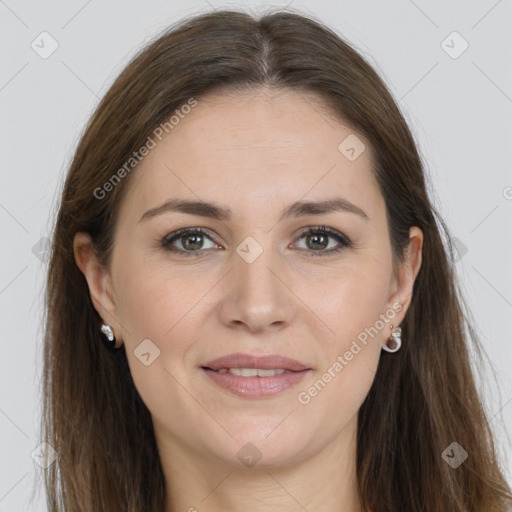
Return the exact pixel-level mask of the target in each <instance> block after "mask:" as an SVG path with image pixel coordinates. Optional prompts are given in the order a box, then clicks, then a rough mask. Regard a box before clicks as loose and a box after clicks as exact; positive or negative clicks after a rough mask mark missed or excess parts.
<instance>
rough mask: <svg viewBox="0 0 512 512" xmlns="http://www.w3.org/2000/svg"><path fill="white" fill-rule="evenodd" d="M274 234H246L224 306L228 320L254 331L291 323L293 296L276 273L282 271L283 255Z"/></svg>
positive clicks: (224, 319) (231, 273) (235, 260)
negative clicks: (276, 245) (275, 246)
mask: <svg viewBox="0 0 512 512" xmlns="http://www.w3.org/2000/svg"><path fill="white" fill-rule="evenodd" d="M271 239H272V237H271V236H266V237H263V236H260V237H259V240H256V238H253V237H247V238H245V239H244V240H243V241H242V242H241V243H240V244H239V245H238V246H237V248H236V253H235V254H233V257H234V262H233V263H234V267H233V270H232V272H230V281H229V286H228V290H227V293H226V294H225V296H224V300H223V304H222V307H221V316H222V321H223V322H224V323H225V324H230V325H240V324H245V326H246V327H247V328H248V329H249V330H251V331H257V330H262V329H265V328H270V327H271V328H275V327H278V326H284V325H285V324H287V323H289V322H290V321H291V318H292V314H293V309H294V308H293V304H292V302H291V296H290V293H289V292H288V290H287V288H286V286H285V285H284V284H283V282H281V280H280V279H279V278H278V277H277V276H278V275H280V274H281V275H283V269H282V267H281V263H282V261H281V259H280V258H279V255H278V254H277V251H276V250H275V249H274V247H272V246H271V245H270V244H271Z"/></svg>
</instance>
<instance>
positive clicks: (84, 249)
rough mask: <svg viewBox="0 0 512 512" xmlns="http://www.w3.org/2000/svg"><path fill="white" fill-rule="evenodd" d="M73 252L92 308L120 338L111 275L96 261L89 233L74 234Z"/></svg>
mask: <svg viewBox="0 0 512 512" xmlns="http://www.w3.org/2000/svg"><path fill="white" fill-rule="evenodd" d="M73 252H74V255H75V262H76V264H77V266H78V268H79V269H80V271H81V272H82V274H83V275H84V277H85V279H86V281H87V285H88V287H89V294H90V296H91V300H92V303H93V305H94V308H95V309H96V311H97V312H98V314H99V315H100V317H101V318H102V320H103V322H104V323H106V324H109V325H111V326H112V327H113V328H114V331H115V336H116V338H118V339H120V337H121V336H120V334H121V333H120V329H119V327H118V322H117V315H116V306H115V302H114V299H113V294H112V282H111V277H110V274H109V272H108V270H107V269H106V268H105V267H104V266H103V265H101V264H100V262H99V261H98V258H97V256H96V254H95V251H94V244H93V242H92V239H91V236H90V235H89V233H84V232H79V233H76V234H75V237H74V240H73ZM99 328H100V326H98V329H99Z"/></svg>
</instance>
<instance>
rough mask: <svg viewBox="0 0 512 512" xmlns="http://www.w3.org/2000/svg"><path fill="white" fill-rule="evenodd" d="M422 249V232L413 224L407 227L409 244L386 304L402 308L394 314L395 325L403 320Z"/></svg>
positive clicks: (419, 265)
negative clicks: (397, 305)
mask: <svg viewBox="0 0 512 512" xmlns="http://www.w3.org/2000/svg"><path fill="white" fill-rule="evenodd" d="M422 249H423V232H422V231H421V229H420V228H418V227H416V226H413V227H411V228H410V229H409V245H408V246H407V249H406V252H405V256H404V260H403V262H402V263H401V264H400V265H399V267H398V269H397V272H396V275H395V276H394V279H393V284H392V286H393V290H394V291H393V292H392V293H391V295H390V297H389V302H388V305H389V306H390V307H392V305H393V304H396V303H398V304H400V305H401V306H402V309H400V311H399V313H398V314H397V315H396V318H395V320H394V322H393V324H394V325H395V326H398V325H400V323H401V322H402V321H403V319H404V317H405V314H406V313H407V310H408V309H409V305H410V304H411V300H412V291H413V287H414V281H415V280H416V276H417V275H418V272H419V271H420V267H421V261H422Z"/></svg>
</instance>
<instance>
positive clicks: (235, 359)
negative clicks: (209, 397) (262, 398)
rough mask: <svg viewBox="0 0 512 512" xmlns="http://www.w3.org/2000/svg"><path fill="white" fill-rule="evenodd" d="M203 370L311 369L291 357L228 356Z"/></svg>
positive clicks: (207, 365) (208, 364)
mask: <svg viewBox="0 0 512 512" xmlns="http://www.w3.org/2000/svg"><path fill="white" fill-rule="evenodd" d="M202 367H203V368H209V369H210V370H220V369H222V368H259V369H261V370H270V369H276V370H277V369H282V370H289V371H292V372H300V371H303V370H310V368H309V367H308V366H306V365H304V364H302V363H301V362H300V361H296V360H295V359H290V358H289V357H284V356H279V355H267V356H255V355H251V354H242V353H236V354H228V355H226V356H222V357H219V358H217V359H214V360H213V361H209V362H208V363H206V364H204V365H202Z"/></svg>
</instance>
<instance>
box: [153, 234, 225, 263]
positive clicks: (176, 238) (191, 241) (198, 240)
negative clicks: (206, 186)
mask: <svg viewBox="0 0 512 512" xmlns="http://www.w3.org/2000/svg"><path fill="white" fill-rule="evenodd" d="M208 242H210V244H211V246H209V247H205V243H206V244H207V243H208ZM162 247H164V248H165V249H166V250H168V251H171V252H175V253H179V254H182V255H184V256H191V255H196V254H197V255H199V254H200V253H203V252H205V251H203V250H202V249H214V248H216V247H219V245H218V244H216V243H215V242H214V241H213V240H212V239H211V238H210V237H209V236H208V235H207V234H206V233H205V232H204V231H203V230H202V229H200V228H184V229H179V230H178V231H174V232H173V233H170V234H169V235H167V236H166V237H165V238H164V239H163V240H162Z"/></svg>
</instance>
